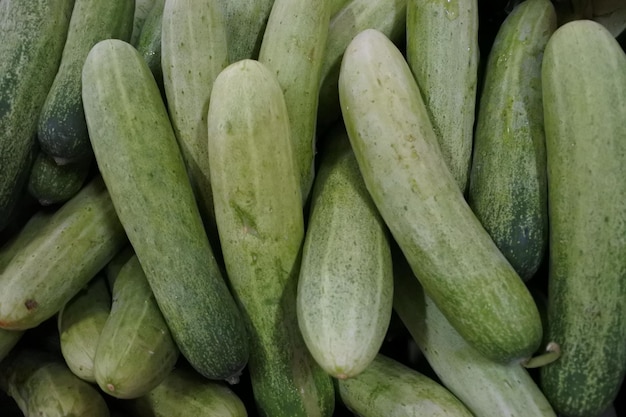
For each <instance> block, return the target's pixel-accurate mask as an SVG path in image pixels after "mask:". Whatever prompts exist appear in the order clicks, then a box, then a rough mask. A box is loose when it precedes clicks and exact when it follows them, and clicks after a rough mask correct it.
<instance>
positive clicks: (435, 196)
mask: <svg viewBox="0 0 626 417" xmlns="http://www.w3.org/2000/svg"><path fill="white" fill-rule="evenodd" d="M339 96H340V99H341V107H342V112H343V117H344V120H345V123H346V127H347V131H348V135H349V138H350V142H351V144H352V147H353V149H354V152H355V154H356V159H357V161H358V163H359V168H360V170H361V173H362V175H363V178H364V180H365V184H366V186H367V189H368V191H369V193H370V194H371V196H372V199H373V201H374V203H375V204H376V207H377V208H378V210H379V211H380V213H381V215H382V217H383V219H384V220H385V223H386V224H387V225H388V227H389V229H390V230H391V233H392V234H393V236H394V238H395V240H396V241H397V242H398V244H399V246H400V248H401V249H402V251H403V253H404V254H405V256H406V257H407V260H408V261H409V264H410V265H411V268H412V269H413V271H414V273H415V275H416V277H417V278H418V279H419V280H420V281H421V283H422V285H423V286H424V289H425V291H426V293H427V294H428V295H429V296H430V297H431V298H432V299H433V300H434V301H435V303H437V306H438V307H439V308H440V309H441V311H442V312H443V313H444V315H445V316H446V318H448V320H449V321H450V323H451V324H452V325H453V326H454V327H455V328H456V329H457V330H458V331H459V333H460V334H461V335H462V336H463V337H464V338H465V339H466V340H467V341H468V342H469V343H470V344H472V345H473V346H474V347H475V348H476V349H478V350H479V351H480V352H481V353H482V354H484V355H485V356H487V357H489V358H490V359H493V360H496V361H499V362H512V361H519V360H523V359H525V358H528V357H529V356H530V355H532V354H533V352H535V350H536V349H537V348H538V346H539V343H540V342H541V336H542V328H541V320H540V318H539V313H538V311H537V307H536V305H535V303H534V300H533V298H532V296H531V294H530V292H529V291H528V289H527V288H526V286H525V285H524V282H523V281H522V280H521V279H520V277H519V276H518V275H517V273H516V272H515V270H514V269H513V268H512V267H511V265H510V264H509V263H508V262H507V260H506V258H505V257H504V256H503V255H502V253H501V252H500V251H499V250H498V248H497V247H496V245H495V244H494V242H493V241H492V240H491V238H490V237H489V235H488V234H487V232H486V231H485V230H484V229H483V227H482V226H481V225H480V222H479V221H478V219H476V217H475V216H474V214H473V213H472V211H471V209H470V207H469V206H468V205H467V203H466V201H465V199H464V197H463V194H462V193H461V190H460V189H459V187H458V185H457V183H456V181H455V179H454V176H453V175H452V173H451V172H450V170H449V169H448V167H447V165H446V163H445V161H444V159H443V156H442V154H441V151H440V148H439V144H438V142H437V137H436V135H435V133H434V131H433V128H432V125H431V123H430V119H429V116H428V113H427V111H426V107H425V105H424V102H423V101H422V98H421V95H420V91H419V88H418V86H417V84H416V82H415V79H414V78H413V74H412V73H411V70H410V68H409V66H408V64H407V62H406V61H405V59H404V57H403V56H402V54H401V53H400V51H399V49H398V48H397V47H396V46H395V45H394V44H393V43H392V42H391V41H390V40H389V38H387V37H386V36H385V35H384V34H383V33H381V32H379V31H376V30H374V29H368V30H365V31H363V32H361V33H360V34H359V35H357V36H356V37H355V38H354V40H353V41H352V42H351V43H350V45H349V47H348V48H347V49H346V53H345V55H344V58H343V62H342V65H341V74H340V77H339Z"/></svg>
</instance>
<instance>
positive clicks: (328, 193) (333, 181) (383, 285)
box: [297, 125, 393, 379]
mask: <svg viewBox="0 0 626 417" xmlns="http://www.w3.org/2000/svg"><path fill="white" fill-rule="evenodd" d="M321 152H322V153H321V162H320V168H319V171H318V173H317V176H316V179H315V185H314V188H313V193H312V195H311V214H310V217H309V222H308V226H307V230H306V237H305V241H304V247H303V251H302V265H301V267H300V276H299V279H298V300H297V314H298V323H299V326H300V331H301V332H302V336H303V338H304V341H305V343H306V345H307V347H308V349H309V352H311V354H312V355H313V357H314V358H315V360H316V361H317V363H319V364H320V366H321V367H322V368H323V369H324V370H325V371H326V372H328V373H329V374H330V375H331V376H333V377H335V378H344V379H345V378H350V377H353V376H355V375H358V374H359V373H360V372H361V371H363V369H365V367H367V365H368V364H369V363H370V362H371V361H372V360H373V359H374V357H375V356H376V354H377V353H378V351H379V350H380V347H381V345H382V343H383V340H384V338H385V334H386V331H387V327H388V326H389V320H390V317H391V310H392V299H393V271H392V266H391V252H390V249H389V241H388V230H387V227H386V226H385V224H384V223H383V221H382V219H381V218H380V214H379V213H378V209H376V206H375V205H374V203H373V201H372V199H371V197H370V196H369V194H368V192H367V189H366V188H365V184H364V183H363V178H362V176H361V172H360V171H359V166H358V164H357V162H356V159H355V157H354V153H353V152H352V149H351V148H350V142H349V140H348V136H347V133H346V132H345V129H344V128H343V126H342V125H340V126H339V127H337V128H335V130H334V131H333V132H332V133H331V134H330V137H328V138H326V146H325V148H324V149H322V151H321Z"/></svg>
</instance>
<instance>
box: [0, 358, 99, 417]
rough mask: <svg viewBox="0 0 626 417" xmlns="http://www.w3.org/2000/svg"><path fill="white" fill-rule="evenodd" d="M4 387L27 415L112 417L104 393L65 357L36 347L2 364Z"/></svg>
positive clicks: (0, 372) (0, 377)
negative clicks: (77, 371) (79, 372)
mask: <svg viewBox="0 0 626 417" xmlns="http://www.w3.org/2000/svg"><path fill="white" fill-rule="evenodd" d="M0 389H2V390H3V391H5V392H6V393H7V394H8V395H9V396H10V397H12V398H13V400H15V402H16V403H17V405H18V407H19V409H20V410H21V411H22V412H23V413H24V415H25V416H45V417H68V416H89V417H109V409H108V407H107V404H106V402H105V400H104V398H103V397H102V395H101V394H100V393H99V392H98V390H96V389H95V388H94V387H93V386H92V385H90V384H89V383H88V382H86V381H83V380H82V379H80V378H78V377H77V376H76V375H74V374H73V373H72V371H70V369H69V368H68V367H67V365H66V364H65V363H63V360H62V359H59V358H58V357H57V356H55V355H53V354H50V353H47V352H44V351H39V350H34V349H29V348H25V349H16V350H14V351H13V352H11V354H10V355H9V356H8V357H7V358H6V359H5V360H4V361H3V362H2V363H0Z"/></svg>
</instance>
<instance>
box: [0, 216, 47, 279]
mask: <svg viewBox="0 0 626 417" xmlns="http://www.w3.org/2000/svg"><path fill="white" fill-rule="evenodd" d="M50 217H51V213H50V212H48V211H44V210H37V211H36V212H35V213H34V214H33V215H32V216H30V218H29V219H28V221H27V222H26V223H25V224H24V225H23V226H22V227H20V228H19V229H18V230H17V231H16V233H15V234H14V235H13V236H11V238H10V239H9V240H8V241H7V242H5V243H4V244H3V245H2V246H0V274H3V273H4V270H5V269H6V267H7V266H8V265H9V264H10V263H11V260H13V257H14V256H15V255H16V254H18V253H19V252H20V251H21V250H23V248H24V247H25V246H27V245H28V244H29V243H30V242H31V241H32V240H33V239H34V238H35V237H36V236H37V234H38V233H39V229H40V228H42V227H43V226H44V225H45V224H46V223H47V222H48V221H50Z"/></svg>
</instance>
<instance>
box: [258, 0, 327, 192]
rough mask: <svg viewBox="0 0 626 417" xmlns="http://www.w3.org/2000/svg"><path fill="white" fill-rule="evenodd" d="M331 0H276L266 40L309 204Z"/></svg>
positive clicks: (267, 60) (263, 53) (264, 58)
mask: <svg viewBox="0 0 626 417" xmlns="http://www.w3.org/2000/svg"><path fill="white" fill-rule="evenodd" d="M329 22H330V0H320V1H315V2H311V1H309V0H275V1H274V5H273V6H272V11H271V13H270V16H269V19H268V21H267V26H266V28H265V32H264V35H263V41H262V42H261V50H260V52H259V61H260V62H262V63H263V64H265V66H267V67H268V68H269V69H270V70H271V71H273V72H274V73H275V74H276V78H277V79H278V83H279V84H280V86H281V87H282V89H283V95H284V97H285V103H286V104H287V111H288V112H289V125H290V127H289V129H290V131H291V143H292V146H291V148H292V150H293V155H294V158H295V159H296V165H297V168H298V172H299V177H300V190H301V193H302V201H303V204H305V203H306V201H308V196H309V192H310V191H311V187H312V185H313V179H314V178H315V142H316V137H315V128H316V115H317V103H318V101H319V94H318V90H319V85H320V80H321V76H322V73H321V71H322V63H323V62H324V54H325V49H326V39H327V37H328V26H329Z"/></svg>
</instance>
